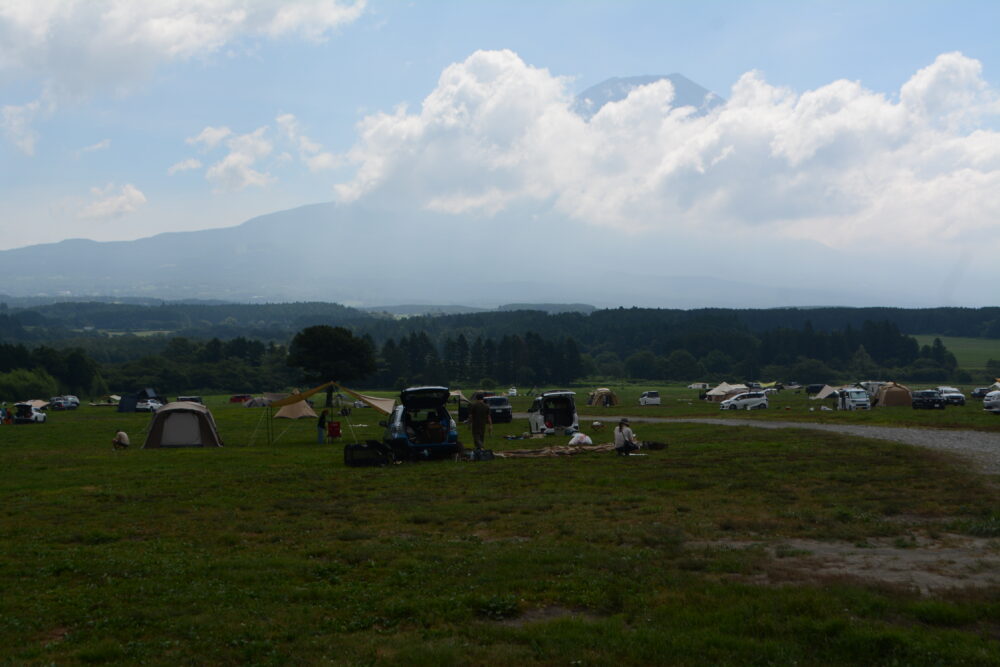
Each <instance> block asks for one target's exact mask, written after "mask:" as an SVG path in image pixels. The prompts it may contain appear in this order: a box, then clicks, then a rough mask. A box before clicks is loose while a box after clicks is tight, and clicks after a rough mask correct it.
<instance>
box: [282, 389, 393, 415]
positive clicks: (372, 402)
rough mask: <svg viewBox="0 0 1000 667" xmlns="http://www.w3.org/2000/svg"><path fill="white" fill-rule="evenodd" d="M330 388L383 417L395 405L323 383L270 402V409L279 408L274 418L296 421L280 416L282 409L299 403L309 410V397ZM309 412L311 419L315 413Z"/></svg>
mask: <svg viewBox="0 0 1000 667" xmlns="http://www.w3.org/2000/svg"><path fill="white" fill-rule="evenodd" d="M330 387H334V388H336V389H338V390H340V391H342V392H344V393H345V394H348V395H350V396H352V397H354V398H355V399H357V400H359V401H361V402H362V403H364V404H365V405H367V406H369V407H372V408H375V409H376V410H378V411H379V412H381V413H382V414H385V415H388V414H391V413H392V408H393V406H394V405H395V404H396V399H394V398H381V397H379V396H369V395H367V394H360V393H358V392H356V391H354V390H353V389H348V388H347V387H345V386H343V385H340V384H337V383H336V382H325V383H323V384H321V385H320V386H318V387H313V388H312V389H309V390H308V391H303V392H299V393H297V394H290V395H288V396H286V397H285V398H281V399H278V400H275V401H272V402H271V407H272V408H281V410H279V411H278V412H277V414H275V415H274V416H275V417H288V418H289V419H298V418H299V417H290V416H289V414H282V412H283V411H284V408H285V407H288V406H292V405H294V404H296V403H300V402H301V403H302V404H303V405H305V406H306V407H307V408H309V406H308V404H307V403H305V400H306V399H307V398H309V397H310V396H314V395H316V394H318V393H319V392H321V391H325V390H326V389H328V388H330ZM265 396H267V394H265ZM309 412H312V415H311V416H313V417H315V416H316V413H315V412H313V411H312V408H309ZM300 416H303V417H306V416H310V415H308V414H302V415H300Z"/></svg>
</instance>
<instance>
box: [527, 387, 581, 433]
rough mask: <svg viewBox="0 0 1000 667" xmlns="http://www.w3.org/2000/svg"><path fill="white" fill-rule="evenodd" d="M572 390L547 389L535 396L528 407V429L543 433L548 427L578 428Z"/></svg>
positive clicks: (574, 393) (574, 429) (577, 429)
mask: <svg viewBox="0 0 1000 667" xmlns="http://www.w3.org/2000/svg"><path fill="white" fill-rule="evenodd" d="M574 396H576V392H573V391H547V392H545V393H544V394H540V395H538V396H536V397H535V400H534V401H532V402H531V407H529V408H528V430H529V431H531V432H532V433H545V432H546V431H547V430H549V429H553V430H557V429H564V430H573V431H579V430H580V418H579V417H578V416H577V414H576V400H575V399H574V398H573V397H574Z"/></svg>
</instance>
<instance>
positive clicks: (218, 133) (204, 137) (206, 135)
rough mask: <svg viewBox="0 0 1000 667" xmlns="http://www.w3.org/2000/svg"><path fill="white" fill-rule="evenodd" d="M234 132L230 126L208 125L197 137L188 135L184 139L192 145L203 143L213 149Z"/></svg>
mask: <svg viewBox="0 0 1000 667" xmlns="http://www.w3.org/2000/svg"><path fill="white" fill-rule="evenodd" d="M232 133H233V131H232V130H230V129H229V128H228V127H206V128H205V129H204V130H202V131H201V132H200V133H199V134H198V136H196V137H188V138H187V139H185V140H184V141H185V142H186V143H188V144H191V145H192V146H197V145H199V144H200V145H201V146H202V147H204V148H206V149H212V148H215V147H216V146H218V145H219V143H221V142H222V140H223V139H225V138H226V137H228V136H230V135H231V134H232Z"/></svg>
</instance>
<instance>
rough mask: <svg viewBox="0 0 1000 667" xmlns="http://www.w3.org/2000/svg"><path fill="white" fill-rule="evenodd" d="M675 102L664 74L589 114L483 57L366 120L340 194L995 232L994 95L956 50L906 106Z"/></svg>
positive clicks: (841, 91) (657, 218)
mask: <svg viewBox="0 0 1000 667" xmlns="http://www.w3.org/2000/svg"><path fill="white" fill-rule="evenodd" d="M672 100H673V89H672V87H671V85H670V83H669V82H667V81H661V82H657V83H654V84H651V85H648V86H644V87H642V88H638V89H636V90H634V91H633V92H632V93H631V94H630V95H629V96H628V98H626V99H625V100H622V101H620V102H616V103H611V104H608V105H606V106H605V107H603V108H602V109H601V110H600V111H599V112H598V113H597V114H596V115H594V116H593V118H592V119H591V120H590V121H589V122H587V121H584V120H583V119H582V118H580V117H579V116H577V115H576V114H574V113H573V112H572V111H571V110H570V106H571V96H570V94H569V92H568V86H567V82H566V81H565V80H563V79H560V78H558V77H555V76H552V75H551V74H549V73H548V72H547V71H546V70H544V69H538V68H534V67H530V66H528V65H526V64H525V63H524V62H523V61H521V59H520V58H518V56H517V55H516V54H514V53H512V52H509V51H489V52H487V51H481V52H477V53H474V54H473V55H471V56H470V57H469V58H468V59H466V60H465V61H464V62H461V63H456V64H454V65H451V66H449V67H448V68H447V69H445V70H444V72H443V73H442V75H441V77H440V80H439V81H438V85H437V87H436V88H435V90H434V91H432V92H431V93H430V94H429V95H428V96H427V98H426V99H425V100H424V102H423V104H422V106H421V108H420V109H419V110H416V111H414V112H412V113H411V112H410V111H409V110H407V109H406V108H398V109H396V110H394V111H392V112H387V113H377V114H373V115H370V116H368V117H367V118H365V119H364V120H363V121H362V122H361V123H360V124H359V135H360V136H359V139H358V142H357V143H356V145H355V146H354V148H353V149H352V150H351V151H350V152H349V153H348V155H347V158H348V159H349V160H350V161H351V162H352V163H354V164H355V165H356V168H357V171H356V173H355V175H354V177H353V178H352V179H351V180H349V181H347V182H345V183H340V184H338V186H337V192H338V195H339V196H340V197H341V199H342V200H345V201H351V200H356V199H359V198H361V197H365V196H371V195H376V193H377V195H376V196H380V197H381V198H382V199H384V200H391V201H398V202H400V203H401V205H403V206H417V207H422V208H426V209H433V210H438V211H447V212H453V213H461V212H468V211H479V212H482V213H484V214H487V215H489V214H495V213H496V212H498V211H501V210H504V209H507V208H509V207H512V206H515V205H517V204H518V203H519V202H534V203H535V205H537V204H539V203H541V204H542V205H543V206H548V207H551V209H553V210H554V211H556V212H558V213H562V214H564V215H568V216H570V217H572V218H575V219H577V220H580V221H583V222H585V223H588V224H590V225H594V226H598V227H606V228H611V229H615V230H619V231H624V232H629V233H635V232H638V231H641V230H643V229H647V230H654V231H655V230H659V231H663V232H668V233H676V232H684V231H687V230H691V229H694V228H702V229H705V230H706V231H709V232H710V233H729V232H733V231H735V232H737V233H744V232H745V233H757V232H759V231H767V232H768V233H771V232H773V233H777V234H780V235H784V236H787V237H795V238H808V239H814V240H818V241H820V242H822V243H825V244H828V245H835V246H847V245H854V246H857V247H868V244H871V243H883V244H886V245H887V246H891V245H892V244H896V243H903V244H905V243H910V244H916V245H919V244H925V245H928V246H933V245H935V244H937V243H940V242H941V241H963V240H965V241H968V240H969V239H970V238H973V237H974V238H976V239H977V240H978V241H982V240H983V237H984V236H985V237H989V238H991V239H993V242H997V241H1000V230H998V229H997V227H996V225H995V221H996V220H997V219H998V218H1000V133H998V132H997V131H995V130H993V129H991V127H990V122H992V121H994V120H995V114H997V113H998V112H1000V105H998V95H997V92H996V91H995V90H993V89H991V88H990V87H989V86H988V85H987V84H986V83H985V82H984V80H983V79H982V77H981V66H980V64H979V63H978V62H977V61H975V60H973V59H970V58H967V57H965V56H963V55H962V54H959V53H948V54H943V55H941V56H939V57H938V58H937V59H936V60H935V61H934V63H932V64H931V65H929V66H927V67H926V68H924V69H922V70H920V71H919V72H917V73H915V74H914V76H913V77H912V78H911V79H910V80H909V81H907V82H905V84H904V85H903V86H902V87H901V89H900V91H899V95H898V99H894V98H893V97H890V96H887V95H884V94H881V93H877V92H873V91H871V90H867V89H865V88H864V87H863V86H862V85H861V84H859V83H858V82H852V81H835V82H833V83H830V84H828V85H826V86H822V87H820V88H817V89H816V90H810V91H806V92H803V93H797V92H795V91H792V90H788V89H785V88H780V87H776V86H773V85H770V84H768V83H767V82H766V80H765V79H764V78H763V76H762V75H761V74H759V73H756V72H750V73H748V74H745V75H744V76H743V77H741V78H740V80H739V81H738V82H737V83H736V84H735V85H734V86H733V89H732V91H731V93H730V95H729V99H728V101H727V103H726V104H724V105H722V106H720V107H718V108H716V109H715V110H714V111H712V112H711V113H709V114H707V115H704V116H699V115H697V114H694V113H692V110H691V109H690V108H675V107H672V106H671V103H672ZM713 230H714V231H713ZM727 230H728V231H727Z"/></svg>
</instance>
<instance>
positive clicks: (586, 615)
mask: <svg viewBox="0 0 1000 667" xmlns="http://www.w3.org/2000/svg"><path fill="white" fill-rule="evenodd" d="M560 618H578V619H585V620H591V621H592V620H596V619H597V618H598V617H597V616H596V615H594V614H593V613H590V612H587V611H583V610H581V609H567V608H566V607H559V606H552V607H539V608H538V609H529V610H528V611H526V612H524V613H523V614H521V615H520V616H518V617H517V618H508V619H505V620H503V621H500V622H499V624H500V625H506V626H509V627H512V628H520V627H522V626H525V625H530V624H532V623H544V622H546V621H554V620H557V619H560Z"/></svg>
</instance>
